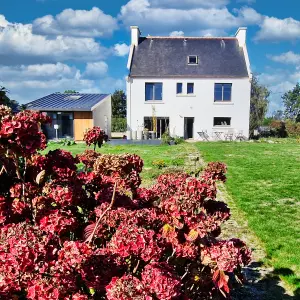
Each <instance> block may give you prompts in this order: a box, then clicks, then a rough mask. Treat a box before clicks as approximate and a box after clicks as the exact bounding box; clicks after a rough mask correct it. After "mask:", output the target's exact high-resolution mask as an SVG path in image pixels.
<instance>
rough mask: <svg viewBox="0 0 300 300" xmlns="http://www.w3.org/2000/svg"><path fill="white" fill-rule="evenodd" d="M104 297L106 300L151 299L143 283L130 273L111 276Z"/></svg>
mask: <svg viewBox="0 0 300 300" xmlns="http://www.w3.org/2000/svg"><path fill="white" fill-rule="evenodd" d="M106 297H107V299H108V300H133V299H135V300H152V297H150V296H149V295H147V293H146V291H145V287H144V285H143V283H142V282H141V281H140V280H139V279H138V278H136V277H134V276H132V275H124V276H123V277H121V278H118V277H114V278H112V280H111V282H110V284H109V285H108V286H107V287H106Z"/></svg>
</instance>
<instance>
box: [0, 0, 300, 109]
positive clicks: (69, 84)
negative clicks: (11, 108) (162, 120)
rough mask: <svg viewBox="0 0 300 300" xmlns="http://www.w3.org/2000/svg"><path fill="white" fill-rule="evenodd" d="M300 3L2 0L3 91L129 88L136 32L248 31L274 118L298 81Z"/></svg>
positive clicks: (23, 96)
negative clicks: (132, 29) (130, 49)
mask: <svg viewBox="0 0 300 300" xmlns="http://www.w3.org/2000/svg"><path fill="white" fill-rule="evenodd" d="M299 11H300V1H298V0H285V1H284V2H283V1H271V0H256V1H255V0H211V1H207V0H180V1H178V0H130V1H129V0H127V1H126V0H111V1H107V0H84V1H82V0H1V2H0V84H1V85H3V86H5V87H7V88H8V89H9V90H10V94H11V98H14V99H16V100H18V101H19V102H21V103H26V102H28V101H31V100H35V99H37V98H39V97H41V96H44V95H46V94H49V93H52V92H58V91H61V92H62V91H64V90H65V89H75V90H78V91H81V92H94V93H98V92H103V93H109V92H113V91H114V89H118V88H122V89H124V88H125V79H124V78H125V76H126V75H127V69H126V63H127V55H128V46H129V44H130V33H129V27H130V25H138V26H139V27H140V29H141V31H142V34H143V35H148V34H150V35H167V36H168V35H182V34H184V35H185V36H209V35H212V36H230V35H234V34H235V32H236V30H237V28H238V27H239V26H246V27H248V36H247V45H248V51H249V56H250V61H251V66H252V71H253V72H254V73H256V74H257V75H258V76H259V78H260V81H261V82H262V83H264V84H265V85H267V86H268V87H269V89H270V90H271V91H272V95H271V103H270V109H269V110H270V112H272V111H274V110H277V109H280V108H281V99H280V98H281V95H282V94H283V93H284V92H285V91H287V90H289V89H291V88H292V87H293V86H294V85H295V84H296V83H297V82H298V81H300V20H299V19H300V14H299Z"/></svg>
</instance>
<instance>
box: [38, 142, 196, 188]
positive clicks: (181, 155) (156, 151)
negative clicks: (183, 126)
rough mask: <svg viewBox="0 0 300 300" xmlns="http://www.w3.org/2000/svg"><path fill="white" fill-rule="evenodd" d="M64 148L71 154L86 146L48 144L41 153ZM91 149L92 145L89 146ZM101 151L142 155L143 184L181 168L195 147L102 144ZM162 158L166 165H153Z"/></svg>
mask: <svg viewBox="0 0 300 300" xmlns="http://www.w3.org/2000/svg"><path fill="white" fill-rule="evenodd" d="M58 148H60V149H64V150H66V151H70V152H72V154H73V155H76V154H79V153H81V152H83V151H84V150H85V149H87V148H86V146H85V144H83V143H80V144H77V145H73V146H62V145H59V144H49V145H48V147H47V149H46V150H45V151H43V153H46V152H48V151H49V150H55V149H58ZM90 149H92V147H91V148H90ZM97 151H99V152H101V153H111V154H122V153H134V154H137V155H139V156H141V157H142V159H143V160H144V169H143V172H142V179H143V185H149V184H151V183H152V182H153V180H154V179H155V178H157V177H158V176H159V175H160V174H163V173H166V172H171V171H172V170H173V171H174V170H177V169H182V168H183V167H184V165H185V159H186V157H187V156H188V155H189V154H190V153H191V152H192V151H195V147H194V146H193V145H191V144H187V143H184V144H180V145H176V146H169V145H160V146H151V145H142V146H139V145H124V146H123V145H122V146H110V145H108V144H106V145H104V146H103V147H102V148H101V149H97ZM157 160H163V161H164V163H165V165H166V167H164V168H162V169H159V168H158V167H156V166H153V165H152V163H153V161H157Z"/></svg>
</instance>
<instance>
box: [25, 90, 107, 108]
mask: <svg viewBox="0 0 300 300" xmlns="http://www.w3.org/2000/svg"><path fill="white" fill-rule="evenodd" d="M107 96H109V95H108V94H79V93H76V94H61V93H55V94H51V95H48V96H45V97H43V98H40V99H37V100H35V101H32V102H29V103H28V104H26V106H27V109H33V110H40V111H42V110H43V111H59V110H61V111H91V110H92V107H93V106H95V105H96V104H98V103H99V102H101V101H102V100H104V99H105V98H106V97H107Z"/></svg>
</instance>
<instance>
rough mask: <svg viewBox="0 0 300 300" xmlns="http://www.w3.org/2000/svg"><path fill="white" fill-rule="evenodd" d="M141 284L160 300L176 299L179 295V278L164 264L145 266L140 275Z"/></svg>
mask: <svg viewBox="0 0 300 300" xmlns="http://www.w3.org/2000/svg"><path fill="white" fill-rule="evenodd" d="M142 282H143V284H144V286H145V287H147V290H149V291H150V293H151V294H155V295H156V297H157V298H158V299H160V300H172V299H177V298H179V296H180V294H181V291H180V289H181V281H180V278H179V277H178V276H177V275H176V274H175V272H174V270H173V268H172V267H171V266H170V265H168V264H167V263H165V262H161V263H151V264H149V265H147V266H146V267H145V269H144V271H143V273H142Z"/></svg>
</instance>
